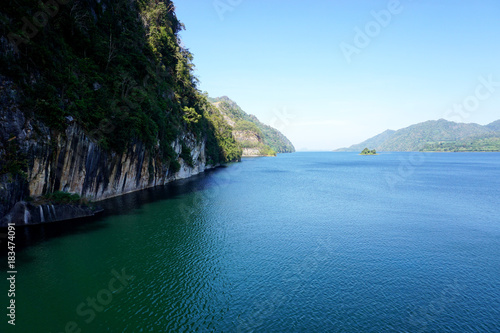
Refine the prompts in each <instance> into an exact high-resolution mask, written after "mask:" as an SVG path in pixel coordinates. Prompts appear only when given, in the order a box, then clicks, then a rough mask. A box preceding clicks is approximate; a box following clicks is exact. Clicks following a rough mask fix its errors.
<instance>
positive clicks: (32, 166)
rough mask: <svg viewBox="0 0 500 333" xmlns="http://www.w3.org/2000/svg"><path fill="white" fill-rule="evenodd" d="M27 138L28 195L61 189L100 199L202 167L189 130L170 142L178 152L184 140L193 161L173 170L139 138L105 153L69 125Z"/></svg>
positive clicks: (201, 152)
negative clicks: (38, 137)
mask: <svg viewBox="0 0 500 333" xmlns="http://www.w3.org/2000/svg"><path fill="white" fill-rule="evenodd" d="M27 139H28V141H27V143H26V145H27V147H26V148H27V151H28V156H29V158H28V161H29V165H28V184H29V193H30V195H31V196H35V197H36V196H40V195H42V194H44V193H47V192H55V191H64V192H70V193H78V194H79V195H80V196H82V197H85V198H88V199H91V200H102V199H106V198H110V197H113V196H117V195H121V194H124V193H128V192H132V191H137V190H141V189H145V188H148V187H154V186H158V185H163V184H165V183H167V182H169V181H172V180H175V179H180V178H186V177H189V176H191V175H194V174H197V173H199V172H203V171H204V170H205V168H206V160H205V143H204V142H197V141H196V139H195V138H194V137H193V136H192V134H189V133H187V134H183V135H182V137H179V138H178V139H177V140H176V141H175V142H173V143H172V146H173V148H174V150H175V151H176V153H177V154H180V153H181V150H182V142H184V144H185V145H186V146H187V147H188V148H190V149H191V156H192V158H193V161H194V164H193V167H190V166H188V165H187V164H186V162H185V161H184V160H182V159H181V158H179V159H178V161H179V163H180V165H181V167H180V170H179V171H178V172H176V173H173V172H171V171H170V168H169V165H168V164H163V163H162V162H161V161H159V160H158V159H157V158H156V157H155V156H152V155H151V153H149V151H148V150H146V148H145V147H144V146H143V145H142V144H141V143H140V142H135V143H133V144H130V145H129V146H128V147H126V150H125V151H124V152H123V153H121V154H116V153H111V152H106V151H103V150H102V149H101V148H100V147H99V146H98V145H97V144H96V143H95V142H94V141H93V140H91V139H90V138H89V137H88V136H86V134H85V133H84V132H83V130H82V129H81V128H79V126H78V125H75V124H72V125H70V126H68V128H67V129H66V131H65V132H64V133H61V134H59V135H57V136H56V137H55V138H50V137H49V136H46V137H45V139H46V140H31V138H29V137H28V138H27ZM49 139H52V140H51V141H49Z"/></svg>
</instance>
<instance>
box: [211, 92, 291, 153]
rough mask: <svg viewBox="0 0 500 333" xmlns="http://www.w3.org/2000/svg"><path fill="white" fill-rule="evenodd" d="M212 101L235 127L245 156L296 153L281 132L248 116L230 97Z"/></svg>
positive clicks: (252, 116) (234, 130)
mask: <svg viewBox="0 0 500 333" xmlns="http://www.w3.org/2000/svg"><path fill="white" fill-rule="evenodd" d="M210 101H211V102H212V103H213V105H214V106H216V107H217V108H218V109H219V111H220V112H221V114H222V115H223V116H224V118H225V119H226V121H227V122H228V123H229V124H230V125H231V126H232V127H233V135H234V136H235V137H236V140H237V141H238V142H239V143H240V144H241V146H242V147H243V150H244V155H274V154H275V153H292V152H294V151H295V147H294V146H293V144H292V143H291V142H290V140H288V138H287V137H286V136H284V135H283V134H282V133H281V132H280V131H278V130H277V129H275V128H273V127H271V126H268V125H266V124H264V123H262V122H260V121H259V119H257V117H255V116H254V115H251V114H247V113H246V112H245V111H243V110H242V109H241V108H240V107H239V106H238V104H236V103H235V102H234V101H232V100H231V99H229V98H228V97H226V96H223V97H218V98H211V99H210ZM245 152H246V153H245Z"/></svg>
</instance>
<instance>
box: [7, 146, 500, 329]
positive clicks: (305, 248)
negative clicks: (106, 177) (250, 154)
mask: <svg viewBox="0 0 500 333" xmlns="http://www.w3.org/2000/svg"><path fill="white" fill-rule="evenodd" d="M103 205H104V206H105V207H106V208H107V211H106V213H105V214H104V215H102V216H100V217H98V218H94V219H91V220H85V221H76V222H74V223H71V222H67V223H57V224H51V225H43V226H35V227H32V228H24V229H23V228H17V236H18V239H17V240H18V242H19V243H20V246H22V249H19V250H18V252H17V269H18V274H17V285H16V287H17V288H16V289H17V290H16V309H17V313H16V314H17V316H16V327H15V331H16V332H54V333H55V332H73V331H74V332H79V330H81V332H252V331H254V332H500V154H499V153H455V154H452V153H449V154H444V153H441V154H438V153H387V154H380V155H377V156H360V155H357V154H355V153H327V152H322V153H313V152H311V153H309V152H308V153H294V154H280V155H278V156H277V157H275V158H272V157H263V158H246V159H243V161H242V162H241V163H237V164H231V165H228V166H226V167H223V168H218V169H216V170H211V171H208V172H206V173H205V174H203V175H200V176H197V177H194V178H192V179H188V180H183V181H179V182H175V183H173V184H169V185H167V186H165V187H163V188H160V189H155V190H147V191H142V192H139V193H133V194H130V195H126V196H123V197H120V198H115V199H112V200H108V201H106V202H104V203H103ZM2 261H3V262H4V264H5V263H6V261H7V260H6V258H5V257H2ZM2 267H4V266H2ZM4 271H6V268H5V269H4ZM4 281H5V280H4ZM4 288H5V289H4V290H7V289H8V288H7V284H6V282H4ZM4 299H5V298H4ZM4 306H7V304H4ZM4 309H5V307H4ZM4 311H5V310H4ZM3 316H4V321H6V319H5V314H4V315H3ZM2 325H3V324H2Z"/></svg>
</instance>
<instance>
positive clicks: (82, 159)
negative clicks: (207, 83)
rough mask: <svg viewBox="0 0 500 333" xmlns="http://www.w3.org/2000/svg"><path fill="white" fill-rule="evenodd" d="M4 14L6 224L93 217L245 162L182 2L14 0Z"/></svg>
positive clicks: (0, 41) (1, 108)
mask: <svg viewBox="0 0 500 333" xmlns="http://www.w3.org/2000/svg"><path fill="white" fill-rule="evenodd" d="M40 17H44V21H43V24H41V23H40V22H41V21H39V19H40ZM45 18H46V19H45ZM0 21H1V22H2V24H0V220H1V221H0V224H1V223H4V224H5V223H6V222H9V221H12V222H15V223H18V224H29V223H38V222H49V221H56V220H61V219H66V218H76V217H79V216H84V215H92V214H94V213H95V212H96V211H97V209H96V208H95V207H93V206H92V204H89V201H99V200H102V199H106V198H110V197H113V196H117V195H121V194H124V193H128V192H132V191H137V190H141V189H145V188H149V187H154V186H158V185H163V184H165V183H167V182H170V181H172V180H175V179H179V178H186V177H189V176H192V175H194V174H197V173H199V172H202V171H204V170H205V169H206V168H209V167H213V166H216V165H219V164H223V163H226V162H229V161H238V160H240V159H241V153H242V151H241V147H240V146H239V145H238V143H237V142H236V140H235V139H234V137H233V135H232V132H231V127H230V126H229V125H228V124H227V123H226V122H225V121H224V118H223V116H222V115H221V114H220V112H218V111H217V110H216V109H215V108H214V107H213V106H212V105H211V103H209V102H208V100H207V97H206V96H205V95H204V94H203V93H201V92H200V91H199V89H198V88H197V82H198V81H197V79H196V77H195V76H194V75H193V69H194V64H193V62H192V61H193V56H192V54H191V53H190V52H189V51H188V49H186V48H185V47H184V46H183V44H182V42H181V40H180V37H179V32H180V31H181V30H182V29H184V25H183V24H182V23H181V22H180V21H179V20H178V18H177V16H176V13H175V6H174V4H173V2H172V1H171V0H157V1H139V0H85V1H74V2H70V3H68V2H64V3H62V2H59V5H58V4H57V3H56V2H52V3H50V2H47V3H44V2H40V1H38V0H5V1H2V2H1V4H0ZM72 207H73V208H72Z"/></svg>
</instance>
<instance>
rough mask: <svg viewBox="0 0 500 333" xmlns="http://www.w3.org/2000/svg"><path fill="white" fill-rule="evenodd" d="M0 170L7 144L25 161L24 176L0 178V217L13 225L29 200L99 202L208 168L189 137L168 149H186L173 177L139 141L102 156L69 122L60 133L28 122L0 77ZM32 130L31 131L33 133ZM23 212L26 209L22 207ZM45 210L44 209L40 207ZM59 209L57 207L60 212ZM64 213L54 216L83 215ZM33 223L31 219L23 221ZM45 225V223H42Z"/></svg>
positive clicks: (201, 145)
mask: <svg viewBox="0 0 500 333" xmlns="http://www.w3.org/2000/svg"><path fill="white" fill-rule="evenodd" d="M0 89H1V90H0V102H1V105H0V171H1V170H2V166H4V165H5V161H3V163H2V159H5V156H6V155H7V145H9V144H10V142H12V143H13V144H15V145H16V147H17V148H16V149H18V153H19V154H20V155H22V156H24V157H25V160H26V161H25V162H24V161H23V163H24V164H23V165H25V169H26V174H24V171H23V174H17V175H11V174H8V173H7V174H5V173H4V174H3V175H1V176H0V195H1V200H0V218H2V217H3V216H5V215H6V214H7V213H8V212H9V211H10V210H11V209H14V210H13V211H12V212H11V214H10V215H9V216H10V217H9V218H10V219H11V220H12V221H14V222H15V223H19V224H23V223H24V222H25V219H24V215H23V214H24V213H23V214H21V213H19V212H20V211H21V210H23V209H22V207H24V211H27V212H29V213H30V214H31V213H32V208H31V207H30V206H29V204H28V206H26V204H24V205H25V206H22V204H20V205H21V206H19V205H18V206H16V203H18V202H19V201H21V200H23V199H24V198H26V197H28V196H31V197H33V198H37V197H39V196H41V195H43V194H46V193H50V192H56V191H64V192H69V193H76V194H78V195H80V196H81V197H82V198H86V199H89V200H92V201H99V200H103V199H106V198H110V197H114V196H118V195H121V194H125V193H129V192H133V191H138V190H142V189H145V188H150V187H154V186H159V185H164V184H166V183H168V182H170V181H173V180H176V179H181V178H187V177H190V176H192V175H195V174H198V173H200V172H203V171H204V170H205V169H207V168H209V167H213V166H207V165H206V156H205V141H203V140H199V139H197V138H196V137H195V136H194V134H192V133H190V132H187V133H181V134H180V135H179V136H178V137H177V139H176V141H174V142H172V147H173V148H174V150H175V152H176V153H177V154H180V153H181V151H182V145H183V144H184V145H185V146H186V147H187V148H189V149H190V150H191V156H192V161H193V163H192V166H190V165H188V164H187V163H186V162H185V161H183V160H182V158H180V157H179V158H178V162H179V164H180V170H179V171H177V172H175V173H174V172H172V171H171V170H170V169H171V168H170V165H169V163H168V162H167V163H162V161H161V159H160V158H159V157H158V156H157V155H155V153H154V149H152V150H153V152H151V149H150V150H147V149H146V148H145V147H144V145H143V144H142V143H141V142H139V141H136V142H133V143H131V144H129V145H128V146H127V147H125V149H124V151H123V153H120V154H118V153H115V152H110V151H105V150H103V149H102V148H101V147H99V146H98V144H97V142H96V141H95V140H93V139H92V138H90V137H89V136H88V135H87V134H86V132H85V131H84V130H83V129H82V128H81V127H80V126H79V125H78V124H77V123H76V122H74V120H73V119H66V120H67V124H66V125H67V127H66V130H65V131H64V132H61V133H57V132H54V131H51V130H50V129H49V128H48V127H46V126H45V125H44V124H43V123H41V122H39V121H36V120H34V119H27V118H26V117H25V115H24V113H23V112H21V111H20V110H19V108H18V106H17V101H16V90H15V88H14V87H13V84H12V82H10V81H7V80H6V79H5V78H2V77H0ZM34 129H36V130H34ZM26 207H28V208H26ZM42 209H45V208H42ZM60 209H62V208H60ZM69 210H70V209H69V208H68V207H66V208H64V212H61V214H62V215H61V214H58V216H73V215H75V216H80V215H81V214H85V213H84V212H82V211H80V210H78V209H76V210H75V212H73V213H70V212H69ZM28 221H33V222H30V223H38V221H37V218H36V217H34V216H33V217H32V218H31V219H28ZM46 222H47V219H46Z"/></svg>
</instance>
